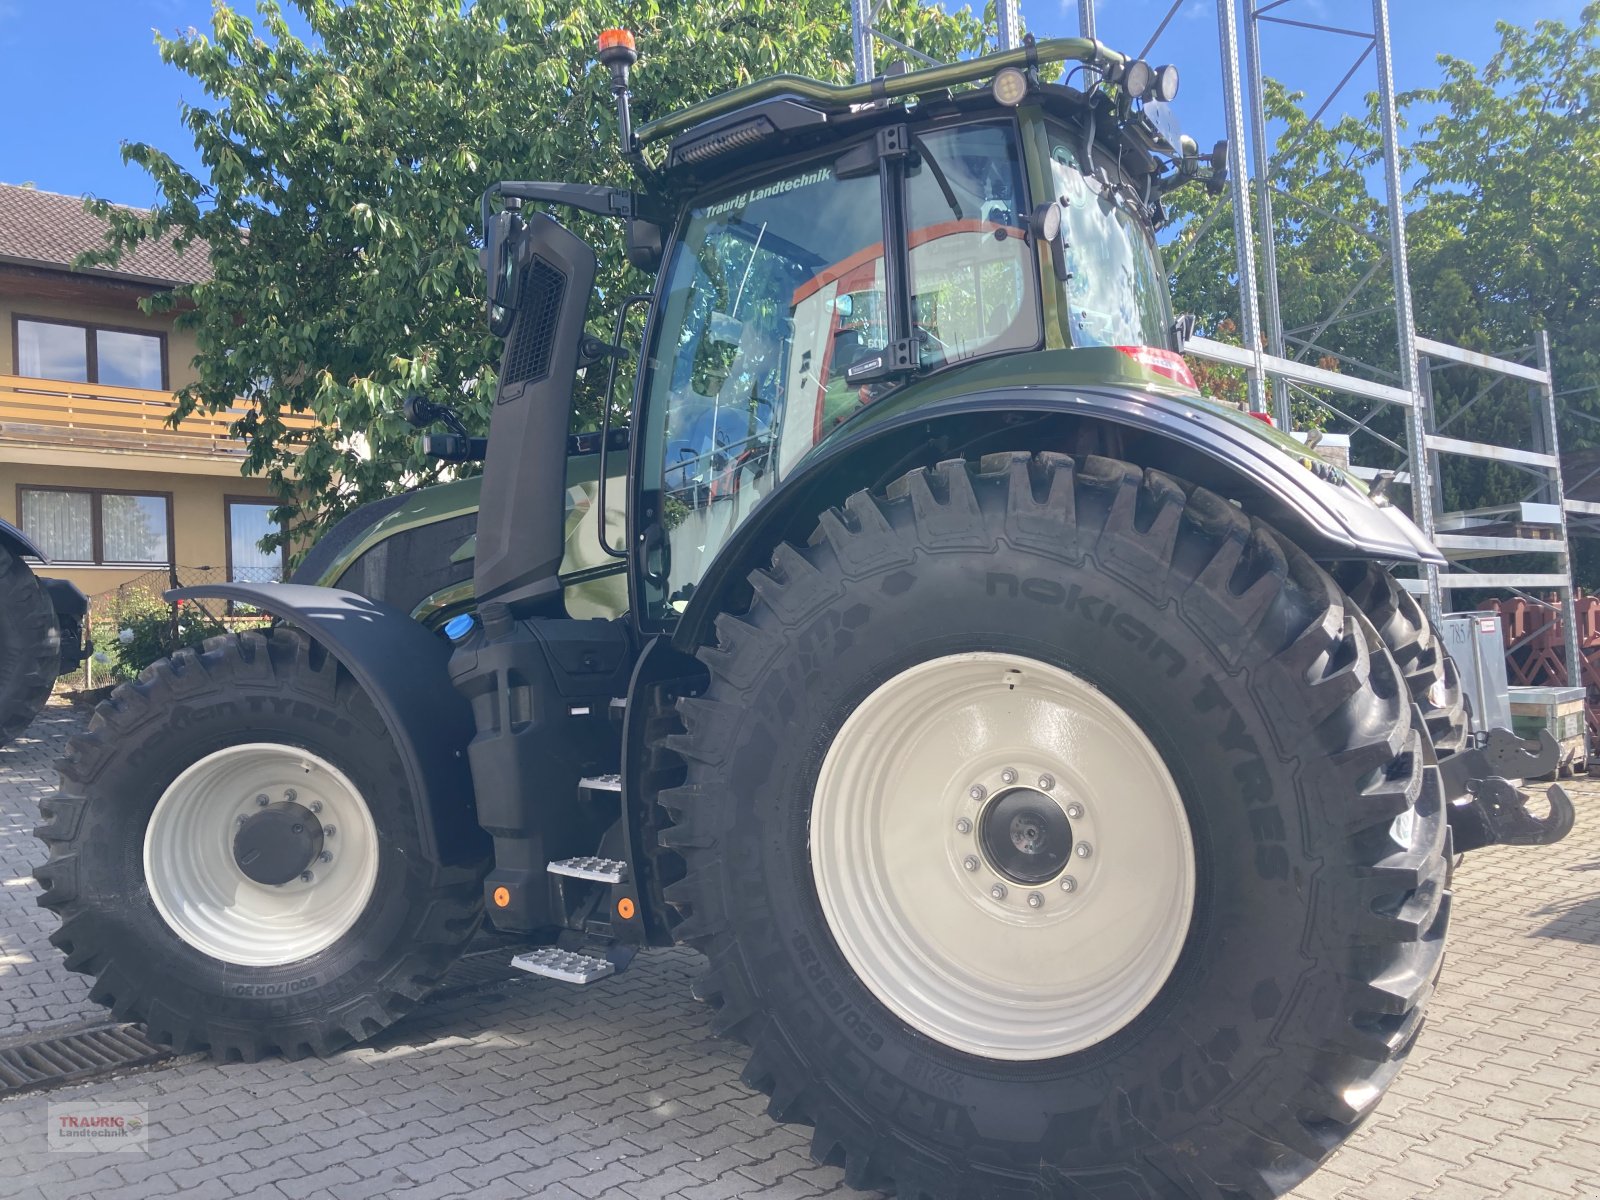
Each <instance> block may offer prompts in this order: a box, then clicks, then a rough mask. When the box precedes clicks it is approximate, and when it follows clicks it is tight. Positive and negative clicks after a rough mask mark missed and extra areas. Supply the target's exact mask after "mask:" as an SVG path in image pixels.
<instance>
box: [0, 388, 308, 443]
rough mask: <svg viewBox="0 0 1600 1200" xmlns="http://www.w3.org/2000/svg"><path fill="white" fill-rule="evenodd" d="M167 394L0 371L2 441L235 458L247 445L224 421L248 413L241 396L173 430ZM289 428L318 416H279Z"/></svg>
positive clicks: (195, 415) (189, 418)
mask: <svg viewBox="0 0 1600 1200" xmlns="http://www.w3.org/2000/svg"><path fill="white" fill-rule="evenodd" d="M172 406H173V399H172V394H171V393H170V392H156V391H148V390H146V389H144V388H125V387H110V386H108V385H106V384H99V383H64V382H61V381H59V380H55V379H33V378H30V377H28V376H24V375H0V442H26V443H30V444H36V445H37V444H48V445H62V446H73V447H82V448H85V449H112V450H151V451H157V452H165V453H169V454H208V455H219V456H227V457H233V458H237V457H241V456H242V455H243V454H244V452H245V443H244V442H243V441H241V440H240V439H238V438H236V437H234V436H233V435H232V434H231V433H230V432H229V426H230V425H232V424H233V422H234V421H236V420H238V419H239V418H240V417H241V416H243V415H244V414H245V413H246V412H247V411H249V406H248V405H247V404H245V403H244V402H243V401H240V402H239V404H238V405H236V406H235V407H233V408H231V409H229V410H227V411H226V412H219V413H205V412H195V413H191V414H190V415H189V416H187V417H185V418H184V419H183V421H182V423H181V424H179V426H178V427H177V428H176V429H174V428H173V427H172V426H170V425H168V424H167V418H168V417H169V416H171V415H172ZM284 424H285V425H287V426H288V427H289V428H290V429H312V428H315V427H316V424H317V422H316V419H315V418H314V417H311V416H306V415H296V416H285V417H284Z"/></svg>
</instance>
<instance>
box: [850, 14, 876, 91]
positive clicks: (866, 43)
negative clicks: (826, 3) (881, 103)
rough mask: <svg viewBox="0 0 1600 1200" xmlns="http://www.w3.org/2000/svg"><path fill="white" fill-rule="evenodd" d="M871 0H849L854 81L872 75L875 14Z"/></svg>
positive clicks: (863, 81) (866, 78) (874, 71)
mask: <svg viewBox="0 0 1600 1200" xmlns="http://www.w3.org/2000/svg"><path fill="white" fill-rule="evenodd" d="M876 7H877V6H876V5H875V4H873V3H872V0H850V41H851V49H852V50H853V51H854V53H855V67H856V82H857V83H866V82H867V80H869V79H871V78H872V77H873V75H875V74H877V72H876V70H875V69H874V64H875V58H876V56H875V54H874V52H873V47H872V19H873V17H874V16H876V15H877V14H876V13H875V12H874V11H873V10H874V9H875V8H876Z"/></svg>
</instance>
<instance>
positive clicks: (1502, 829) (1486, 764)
mask: <svg viewBox="0 0 1600 1200" xmlns="http://www.w3.org/2000/svg"><path fill="white" fill-rule="evenodd" d="M1560 762H1561V747H1560V745H1559V744H1558V743H1557V742H1556V740H1555V738H1554V737H1553V736H1551V734H1550V732H1549V730H1540V731H1539V735H1538V737H1536V738H1533V739H1528V740H1524V739H1522V738H1519V737H1518V736H1517V735H1516V734H1514V733H1512V732H1511V731H1510V730H1509V729H1491V730H1490V731H1489V732H1488V734H1486V735H1485V736H1484V739H1483V741H1482V743H1481V744H1479V745H1477V746H1473V747H1471V748H1469V749H1466V750H1461V751H1459V752H1458V753H1456V754H1452V755H1451V756H1450V757H1449V758H1447V759H1445V760H1444V761H1443V762H1441V763H1440V764H1439V773H1440V776H1441V779H1442V782H1443V783H1444V791H1445V795H1446V796H1448V797H1450V803H1449V807H1448V809H1447V813H1448V815H1449V819H1450V833H1451V837H1452V839H1453V840H1454V843H1455V849H1456V851H1457V852H1458V853H1465V852H1466V851H1468V850H1477V849H1479V848H1480V847H1483V846H1493V845H1497V844H1498V845H1509V846H1549V845H1552V844H1554V843H1556V842H1559V841H1560V840H1561V839H1562V838H1564V837H1566V836H1567V834H1569V833H1571V832H1572V822H1573V818H1574V816H1575V815H1576V814H1575V812H1574V810H1573V807H1572V800H1571V799H1570V798H1569V797H1568V796H1567V793H1566V791H1565V790H1564V789H1563V788H1562V787H1561V786H1560V785H1559V784H1551V785H1550V786H1549V787H1548V788H1546V789H1545V799H1546V800H1547V801H1548V802H1549V804H1550V815H1549V816H1547V817H1536V816H1534V815H1533V814H1532V813H1530V812H1529V811H1528V807H1527V806H1528V801H1529V800H1530V799H1531V797H1530V796H1529V795H1528V794H1527V793H1526V792H1522V791H1519V790H1518V789H1517V788H1516V787H1515V786H1514V785H1513V784H1512V782H1511V781H1512V780H1513V779H1515V780H1523V779H1530V778H1538V777H1539V776H1542V775H1549V774H1552V773H1553V772H1554V771H1555V769H1556V767H1557V766H1558V765H1560Z"/></svg>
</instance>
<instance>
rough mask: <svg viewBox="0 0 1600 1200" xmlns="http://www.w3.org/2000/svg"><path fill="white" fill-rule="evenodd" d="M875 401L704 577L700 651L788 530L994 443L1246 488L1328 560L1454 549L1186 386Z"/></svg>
mask: <svg viewBox="0 0 1600 1200" xmlns="http://www.w3.org/2000/svg"><path fill="white" fill-rule="evenodd" d="M870 411H871V410H870V409H869V410H864V411H863V413H862V414H861V416H859V417H858V418H857V420H858V421H863V422H864V423H863V427H862V428H861V429H860V431H859V432H856V433H853V434H852V433H848V432H845V433H842V435H841V436H838V437H837V438H836V439H835V440H832V441H829V442H825V443H823V445H822V446H821V447H819V448H818V449H817V450H816V451H814V452H813V454H812V455H811V456H810V457H809V458H808V459H806V460H803V461H802V462H801V464H800V465H799V467H798V469H797V470H795V471H794V472H792V473H791V474H790V475H789V476H788V477H787V478H785V479H784V480H783V482H782V485H781V486H780V487H779V488H778V489H777V490H776V491H774V492H773V493H772V494H771V495H769V496H767V497H766V498H765V499H764V500H762V501H761V503H760V504H758V505H757V506H756V507H755V509H754V511H753V512H752V513H751V515H750V517H749V518H748V519H747V520H745V522H744V523H743V524H742V525H741V526H740V527H739V528H738V530H737V531H736V532H735V534H734V535H733V537H732V538H731V539H730V540H729V542H728V544H727V545H726V546H724V547H723V548H722V551H721V553H720V554H718V555H717V557H716V558H715V560H713V562H712V563H711V565H710V567H709V568H708V569H707V570H706V573H705V576H704V578H703V579H702V580H701V581H700V585H699V586H698V587H697V588H696V589H695V590H694V592H693V594H692V596H691V598H690V600H689V602H688V605H687V607H686V608H685V610H684V612H683V615H682V617H681V618H680V620H679V622H678V625H677V628H676V630H675V631H674V634H673V643H674V645H676V646H677V647H678V648H679V649H681V650H692V649H693V647H695V646H698V645H700V644H702V643H703V642H704V641H706V640H707V639H709V638H710V636H711V625H712V622H713V621H714V620H715V618H716V615H717V613H718V612H720V611H722V610H723V609H724V608H725V607H726V606H727V605H728V603H729V602H730V597H731V595H733V594H736V593H737V592H738V591H739V590H740V589H743V588H746V587H747V586H748V585H747V584H746V582H745V579H746V576H747V575H748V574H749V572H750V570H751V569H752V568H754V567H756V566H761V565H765V563H766V560H767V556H768V555H769V554H771V552H772V550H773V549H774V548H775V547H776V546H777V544H778V543H779V542H781V541H803V540H804V539H805V538H807V537H808V536H810V534H811V531H812V528H813V526H814V525H815V522H816V518H817V515H818V514H819V513H820V512H821V511H822V510H823V509H825V508H827V507H828V506H830V505H837V504H840V503H842V502H843V501H844V499H845V498H846V497H847V496H849V495H850V494H851V493H853V492H855V491H858V490H860V489H861V488H866V487H882V486H885V485H886V484H888V483H889V482H890V481H892V480H893V479H895V478H898V477H899V476H900V475H902V474H904V473H905V472H906V471H908V470H911V469H913V468H914V467H918V466H926V465H930V464H931V463H933V462H934V461H937V460H938V459H942V458H957V457H967V458H975V457H977V456H979V455H982V454H985V453H990V452H996V451H1006V450H1017V449H1029V450H1054V451H1059V452H1062V453H1074V452H1079V453H1082V452H1090V453H1107V454H1113V455H1114V456H1115V457H1119V458H1123V459H1126V460H1129V461H1132V462H1136V463H1138V464H1139V465H1140V466H1143V467H1150V468H1154V469H1156V470H1161V471H1167V472H1170V473H1171V474H1173V475H1175V476H1178V477H1179V478H1181V479H1185V480H1188V481H1189V482H1191V483H1195V484H1198V485H1200V486H1202V487H1205V488H1208V489H1210V490H1211V491H1213V492H1216V493H1217V494H1218V495H1221V496H1223V497H1225V498H1226V499H1229V500H1233V501H1235V502H1236V503H1237V504H1238V505H1239V506H1240V508H1242V509H1243V510H1244V511H1245V512H1247V513H1249V514H1251V515H1252V516H1255V517H1259V518H1260V519H1262V520H1263V521H1266V522H1267V523H1269V524H1271V525H1272V526H1273V527H1274V528H1275V529H1277V530H1278V531H1279V532H1280V533H1282V534H1284V535H1285V536H1286V537H1289V538H1291V539H1293V541H1294V542H1295V543H1296V544H1297V545H1298V546H1300V547H1301V548H1302V549H1304V550H1305V551H1306V553H1308V554H1309V555H1311V556H1312V557H1313V558H1315V559H1318V560H1320V561H1330V560H1342V559H1372V560H1378V561H1382V562H1414V563H1422V562H1429V563H1443V562H1444V561H1445V560H1444V557H1443V555H1441V554H1440V553H1439V551H1438V550H1437V549H1436V548H1435V547H1434V546H1433V545H1432V544H1431V543H1430V542H1429V541H1428V540H1427V538H1426V537H1424V536H1423V533H1422V531H1421V530H1420V529H1418V528H1417V527H1416V526H1415V525H1414V524H1413V523H1412V522H1411V520H1410V518H1408V517H1407V516H1406V515H1405V514H1404V513H1402V512H1400V511H1399V510H1398V509H1396V508H1394V507H1392V506H1389V505H1385V504H1380V503H1378V502H1375V501H1374V500H1372V499H1371V498H1369V497H1368V496H1367V495H1366V494H1365V493H1364V492H1362V491H1361V490H1360V489H1359V488H1358V487H1356V486H1355V485H1354V484H1353V483H1351V482H1350V481H1349V480H1348V479H1347V478H1345V477H1344V476H1343V475H1342V474H1341V473H1340V472H1339V471H1337V470H1336V469H1335V468H1333V467H1331V466H1329V465H1327V464H1324V463H1322V462H1321V460H1319V459H1317V458H1316V457H1315V455H1313V454H1312V453H1311V452H1310V451H1306V452H1305V453H1304V454H1303V455H1295V454H1293V453H1289V452H1287V451H1286V450H1285V449H1284V448H1283V447H1281V446H1279V445H1276V444H1274V443H1273V442H1272V441H1270V440H1268V438H1267V437H1263V436H1261V434H1259V433H1257V432H1255V431H1254V430H1252V429H1249V428H1247V427H1245V426H1243V425H1241V424H1239V423H1236V422H1233V421H1228V420H1224V419H1222V418H1220V417H1218V416H1216V415H1215V414H1213V413H1211V412H1208V411H1206V410H1205V409H1202V408H1199V407H1197V406H1196V405H1194V404H1190V403H1187V402H1185V401H1184V400H1182V399H1179V398H1177V397H1171V396H1165V395H1158V394H1155V393H1151V392H1143V391H1136V390H1131V389H1126V390H1125V389H1110V388H1082V387H1059V386H1057V387H1053V386H1049V385H1045V386H1037V387H1020V388H1018V387H1011V388H997V389H994V390H989V391H980V392H973V393H969V394H967V395H963V396H959V397H956V398H954V399H949V400H941V401H938V402H935V403H932V404H926V405H923V406H921V407H917V408H912V409H908V410H905V411H902V412H898V413H895V414H893V415H891V416H885V417H882V418H879V419H876V420H872V419H871V418H870V417H869V416H868V415H867V414H868V413H870ZM1262 432H1263V433H1265V432H1266V431H1262Z"/></svg>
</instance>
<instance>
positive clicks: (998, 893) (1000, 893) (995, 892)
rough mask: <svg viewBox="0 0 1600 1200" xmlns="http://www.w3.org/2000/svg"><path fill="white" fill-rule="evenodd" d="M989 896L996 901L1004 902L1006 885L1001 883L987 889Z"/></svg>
mask: <svg viewBox="0 0 1600 1200" xmlns="http://www.w3.org/2000/svg"><path fill="white" fill-rule="evenodd" d="M989 895H991V896H993V897H994V898H995V899H996V900H1004V899H1005V898H1006V885H1005V884H1003V883H997V884H995V885H994V886H993V887H992V888H990V889H989Z"/></svg>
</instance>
